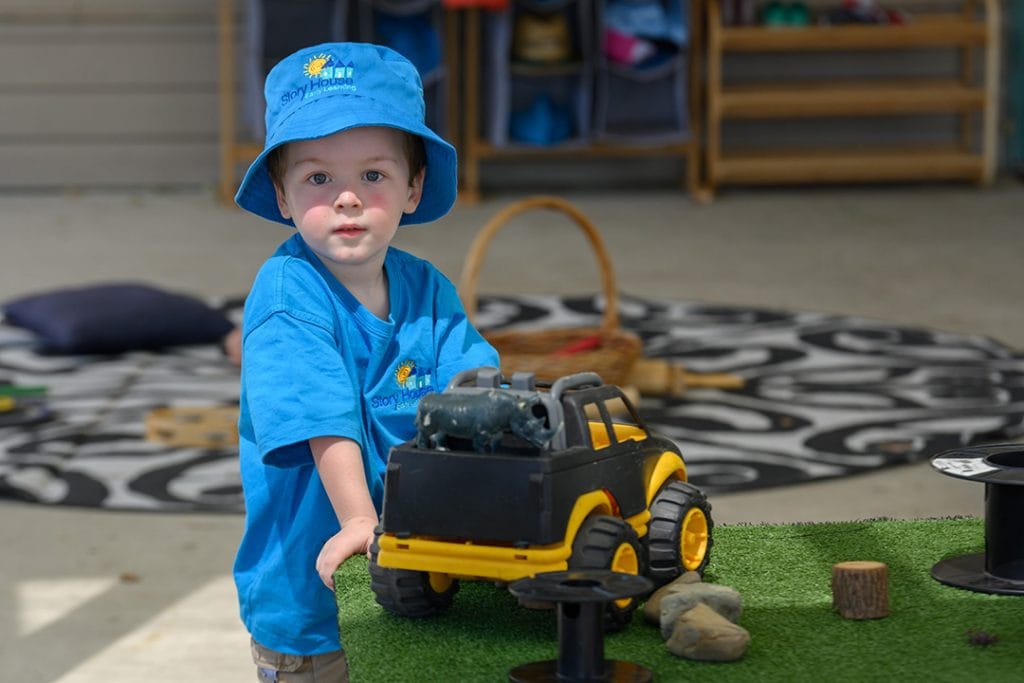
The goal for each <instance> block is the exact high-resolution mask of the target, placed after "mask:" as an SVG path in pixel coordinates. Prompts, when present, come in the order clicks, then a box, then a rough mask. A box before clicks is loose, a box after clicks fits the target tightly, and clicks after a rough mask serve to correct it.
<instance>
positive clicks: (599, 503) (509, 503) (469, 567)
mask: <svg viewBox="0 0 1024 683" xmlns="http://www.w3.org/2000/svg"><path fill="white" fill-rule="evenodd" d="M542 388H543V387H540V388H539V387H538V383H537V382H536V381H535V378H534V376H533V375H532V374H528V373H516V374H514V375H513V376H512V377H511V379H509V380H506V379H505V378H504V377H502V375H501V373H500V371H499V370H497V369H496V368H477V369H474V370H470V371H467V372H464V373H461V374H460V375H458V376H457V377H455V378H454V379H453V380H452V381H451V383H450V384H449V386H448V387H447V388H446V390H445V391H444V392H441V393H435V394H429V395H427V396H424V397H423V399H422V400H421V403H420V405H419V409H418V414H417V429H418V433H417V438H416V439H415V440H414V441H410V442H407V443H405V444H402V445H400V446H397V447H395V448H394V449H392V451H391V454H390V457H389V460H388V465H387V472H386V478H385V490H384V506H383V512H382V515H381V524H380V526H379V527H378V529H377V535H376V538H375V540H374V542H373V544H372V545H371V548H370V576H371V585H372V588H373V591H374V593H375V595H376V599H377V602H378V603H380V604H381V606H383V607H384V609H386V610H387V611H389V612H391V613H393V614H397V615H403V616H409V617H423V616H429V615H432V614H436V613H438V612H441V611H443V610H445V609H446V608H448V607H449V606H450V605H451V603H452V599H453V597H454V595H455V593H456V592H457V591H458V588H459V581H460V580H471V579H474V580H480V579H482V580H489V581H493V582H496V583H499V584H505V583H510V582H512V581H515V580H517V579H521V578H524V577H528V576H534V575H536V574H539V573H542V572H553V571H564V570H569V569H609V570H613V571H616V572H624V573H628V574H637V575H643V576H647V577H648V578H650V579H651V580H652V581H653V582H654V584H655V586H658V585H662V584H665V583H667V582H669V581H671V580H672V579H674V578H676V577H677V576H679V575H680V574H681V573H682V572H683V571H686V570H693V571H697V572H702V571H703V570H704V568H705V566H706V565H707V563H708V559H709V551H710V549H711V532H712V528H713V523H712V520H711V506H710V505H709V503H708V501H707V498H706V497H705V496H704V494H703V493H701V491H700V490H699V489H698V488H696V487H695V486H692V485H690V484H688V483H687V482H686V466H685V464H684V463H683V458H682V455H681V454H680V453H679V449H678V448H677V447H676V445H675V444H674V443H673V442H672V441H670V440H668V439H666V438H664V437H661V436H658V435H656V434H654V433H652V432H650V431H649V430H648V429H647V428H646V427H645V426H644V424H643V422H642V421H641V420H640V417H639V415H638V414H637V411H636V409H635V408H634V406H633V405H632V404H631V402H630V401H629V399H628V398H627V397H626V396H625V395H624V394H623V392H622V390H621V389H619V387H617V386H613V385H608V384H605V383H603V382H602V381H601V378H600V377H599V376H598V375H596V374H595V373H579V374H574V375H570V376H567V377H562V378H561V379H558V380H557V381H555V382H553V383H552V384H551V385H550V388H549V389H548V390H547V391H543V390H542ZM635 609H636V600H634V599H626V600H617V601H613V602H610V603H609V604H608V608H607V610H606V618H605V622H606V627H607V628H609V629H615V628H619V627H621V626H624V625H625V624H627V623H628V622H629V620H630V619H631V618H632V614H633V611H634V610H635Z"/></svg>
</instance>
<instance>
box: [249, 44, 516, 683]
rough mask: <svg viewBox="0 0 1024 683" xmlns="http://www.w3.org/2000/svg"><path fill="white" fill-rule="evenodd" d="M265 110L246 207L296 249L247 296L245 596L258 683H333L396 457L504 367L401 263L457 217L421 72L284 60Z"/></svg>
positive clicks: (342, 54)
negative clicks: (419, 229)
mask: <svg viewBox="0 0 1024 683" xmlns="http://www.w3.org/2000/svg"><path fill="white" fill-rule="evenodd" d="M265 94H266V99H267V112H266V121H267V137H266V143H265V146H264V150H263V152H262V153H261V154H260V155H259V157H257V158H256V161H254V162H253V164H252V166H250V167H249V170H248V172H247V173H246V175H245V178H244V180H243V181H242V185H241V187H240V188H239V190H238V194H237V196H236V198H235V200H236V201H237V202H238V204H239V205H240V206H241V207H242V208H244V209H247V210H249V211H251V212H253V213H255V214H256V215H258V216H262V217H263V218H267V219H270V220H274V221H278V222H281V223H284V224H286V225H294V226H295V227H296V228H297V233H296V234H294V235H292V237H291V238H290V239H288V240H286V241H285V242H284V243H283V244H282V245H281V246H280V247H279V248H278V249H277V251H276V252H275V253H274V255H273V256H271V257H270V259H268V260H267V262H266V263H264V264H263V266H262V268H260V270H259V273H258V274H257V275H256V278H255V281H254V283H253V286H252V289H251V291H250V292H249V294H248V296H247V297H246V303H245V314H244V319H243V324H242V374H241V377H242V380H241V415H240V419H239V437H240V458H241V470H242V484H243V488H244V491H245V502H246V524H245V533H244V536H243V538H242V542H241V546H240V548H239V551H238V556H237V559H236V561H235V569H234V571H235V581H236V584H237V587H238V595H239V602H240V605H241V615H242V620H243V621H244V622H245V625H246V627H247V628H248V630H249V633H250V634H251V636H252V649H253V658H254V660H255V662H256V665H257V667H258V672H259V676H260V680H264V681H266V680H270V681H274V680H276V681H332V682H333V681H339V680H346V679H347V664H346V661H345V656H344V653H343V652H342V649H341V642H340V640H339V634H338V620H337V608H336V605H335V600H334V593H333V579H332V575H333V573H334V571H335V570H336V569H337V567H338V565H340V564H341V563H342V562H343V561H345V560H346V559H347V558H349V557H351V556H352V555H355V554H357V553H366V552H367V551H368V548H369V545H370V542H371V540H372V538H373V533H374V527H375V526H376V525H377V515H378V511H379V510H380V506H381V498H382V494H383V486H384V467H385V462H386V459H387V456H388V451H389V449H390V448H391V447H392V446H393V445H395V444H397V443H400V442H402V441H405V440H408V439H410V438H412V437H413V436H414V433H415V424H414V420H415V413H416V404H417V402H418V400H419V398H420V397H421V396H423V395H424V394H426V393H428V392H432V391H440V390H442V389H443V388H444V387H445V385H446V384H447V382H448V381H449V380H450V379H451V378H452V377H453V376H454V375H455V374H457V373H458V372H460V371H462V370H465V369H468V368H472V367H477V366H481V365H492V366H497V365H498V357H497V353H496V352H495V351H494V349H493V348H492V347H491V346H490V345H489V344H488V343H487V342H486V341H484V339H483V338H482V337H481V336H480V334H479V333H478V332H477V331H476V330H475V329H474V328H473V326H472V325H471V324H470V323H469V321H468V320H467V319H466V315H465V311H464V310H463V308H462V306H461V304H460V303H459V299H458V297H457V295H456V292H455V287H454V286H453V285H452V283H451V282H450V281H449V280H447V279H446V278H445V277H444V276H443V275H441V273H440V272H439V271H437V270H436V269H435V268H434V267H433V266H431V265H430V264H429V263H427V262H426V261H424V260H422V259H419V258H416V257H414V256H412V255H410V254H408V253H405V252H403V251H400V250H398V249H396V248H393V247H391V246H390V243H391V240H392V238H393V237H394V236H395V233H396V231H397V230H398V228H399V225H408V224H413V223H425V222H428V221H432V220H435V219H437V218H440V217H441V216H443V215H444V214H446V213H447V212H448V211H449V209H451V207H452V204H453V203H454V201H455V193H456V171H455V163H456V162H455V150H454V149H453V148H452V146H451V145H449V144H448V143H447V142H445V141H444V140H442V139H441V138H440V137H439V136H438V135H437V134H435V133H434V132H433V131H431V130H430V129H429V128H427V126H426V125H425V124H424V120H423V115H424V102H423V91H422V86H421V83H420V79H419V76H418V74H417V71H416V69H415V67H413V65H412V64H410V63H409V62H408V61H407V60H406V59H405V58H403V57H402V56H400V55H399V54H398V53H396V52H394V51H392V50H390V49H388V48H385V47H379V46H376V45H368V44H359V43H327V44H322V45H316V46H313V47H310V48H308V49H304V50H300V51H299V52H296V53H295V54H292V55H290V56H289V57H286V58H285V59H284V60H282V61H281V62H280V63H279V64H278V65H277V66H275V67H274V68H273V70H271V72H270V74H269V75H268V77H267V81H266V86H265Z"/></svg>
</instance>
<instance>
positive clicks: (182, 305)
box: [3, 283, 234, 353]
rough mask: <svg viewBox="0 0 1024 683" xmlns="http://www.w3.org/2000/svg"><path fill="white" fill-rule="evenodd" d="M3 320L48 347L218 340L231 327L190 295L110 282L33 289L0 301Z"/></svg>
mask: <svg viewBox="0 0 1024 683" xmlns="http://www.w3.org/2000/svg"><path fill="white" fill-rule="evenodd" d="M3 312H4V316H5V318H6V322H8V323H9V324H11V325H16V326H18V327H23V328H26V329H28V330H31V331H32V332H35V333H36V334H37V335H39V337H40V338H41V339H40V341H41V345H42V350H44V351H46V352H49V353H121V352H123V351H134V350H146V349H159V348H163V347H168V346H179V345H185V344H211V343H215V342H219V341H220V340H221V338H222V337H224V335H226V334H227V333H228V332H229V331H231V329H232V328H233V327H234V325H233V324H232V322H231V321H230V320H229V319H228V318H227V316H225V315H224V314H223V313H221V312H220V311H218V310H217V309H215V308H212V307H211V306H208V305H207V304H206V303H205V302H203V301H200V300H199V299H196V298H194V297H190V296H185V295H182V294H174V293H171V292H166V291H163V290H160V289H157V288H155V287H150V286H148V285H142V284H135V283H110V284H101V285H94V286H89V287H82V288H72V289H58V290H53V291H49V292H44V293H41V294H32V295H29V296H25V297H22V298H19V299H15V300H13V301H8V302H7V303H5V304H4V305H3Z"/></svg>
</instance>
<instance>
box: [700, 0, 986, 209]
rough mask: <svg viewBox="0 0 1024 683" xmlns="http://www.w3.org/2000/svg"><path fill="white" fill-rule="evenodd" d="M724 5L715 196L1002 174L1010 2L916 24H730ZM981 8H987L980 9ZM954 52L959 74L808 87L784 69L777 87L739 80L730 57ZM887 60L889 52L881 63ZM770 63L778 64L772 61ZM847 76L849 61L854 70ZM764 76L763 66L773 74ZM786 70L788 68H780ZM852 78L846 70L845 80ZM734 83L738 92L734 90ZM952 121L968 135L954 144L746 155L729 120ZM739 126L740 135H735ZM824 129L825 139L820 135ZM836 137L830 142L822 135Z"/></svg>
mask: <svg viewBox="0 0 1024 683" xmlns="http://www.w3.org/2000/svg"><path fill="white" fill-rule="evenodd" d="M721 2H722V0H708V2H707V4H706V15H705V19H706V24H705V27H706V42H705V45H706V47H707V52H706V61H707V90H706V112H707V116H706V118H705V128H706V130H707V139H706V145H705V155H704V164H705V176H706V184H707V189H708V192H709V193H711V192H714V191H715V190H716V189H717V188H718V187H719V186H720V185H722V184H726V183H749V184H761V183H763V184H769V183H841V182H897V181H913V180H961V181H970V182H976V183H982V184H984V183H989V182H991V181H992V180H993V178H994V176H995V165H996V154H997V153H996V143H997V139H998V132H997V122H998V109H999V92H998V84H999V67H1000V55H999V39H1000V33H1001V29H1000V15H999V0H959V2H960V9H961V11H960V12H959V13H946V14H939V13H932V14H927V13H925V14H915V15H914V16H913V17H912V19H911V21H910V22H909V23H907V24H899V25H877V24H874V25H865V24H848V25H840V26H822V25H812V26H806V27H780V28H776V27H763V26H759V27H750V26H744V27H728V26H723V25H722V23H721ZM979 10H980V11H979ZM915 48H933V49H936V48H943V49H948V50H951V51H954V53H955V55H956V57H957V61H958V63H959V66H958V67H957V68H956V69H955V73H952V74H949V75H948V76H947V77H944V78H929V79H924V78H914V77H911V76H908V75H904V76H902V77H901V76H899V75H894V76H893V77H891V78H885V79H879V78H872V79H871V80H867V79H864V78H860V79H858V78H850V77H848V76H847V77H846V78H836V79H834V80H831V81H822V80H821V78H822V77H821V73H822V70H823V67H821V66H818V67H817V68H815V69H814V71H815V72H816V76H817V78H816V80H813V81H801V80H799V79H798V78H796V77H792V76H791V77H790V80H786V78H787V75H785V74H783V73H780V74H779V75H778V77H777V78H774V79H771V80H770V81H768V82H750V81H748V82H745V83H744V82H739V83H736V82H733V81H735V79H734V78H732V79H727V78H726V77H725V76H726V75H725V70H726V68H727V65H726V64H725V55H726V54H729V53H747V54H755V53H761V54H763V55H764V56H765V57H766V58H768V57H770V55H772V54H780V53H798V54H799V53H805V52H811V53H815V57H814V58H815V59H818V57H817V55H818V54H821V55H823V58H824V56H825V55H826V53H842V52H851V51H861V52H865V51H890V52H891V51H899V50H907V49H915ZM880 59H886V57H885V56H884V55H879V56H878V57H877V58H876V61H878V60H880ZM765 63H767V64H770V63H771V62H770V60H768V59H766V60H765ZM845 64H846V66H847V68H848V66H849V60H846V62H845ZM762 70H763V69H762ZM780 71H781V69H780ZM844 75H846V74H844ZM727 81H728V85H727V84H726V82H727ZM928 114H952V115H954V116H956V117H957V121H958V124H959V125H958V133H957V134H955V135H953V136H952V137H953V138H954V139H952V140H950V142H949V144H948V145H946V146H945V147H942V148H930V149H920V148H898V147H900V145H899V144H898V143H897V144H895V145H893V147H889V148H885V149H870V148H865V146H864V145H861V144H855V145H852V146H851V147H850V148H846V149H824V148H821V149H819V148H814V147H813V146H812V145H811V144H810V143H808V144H805V145H801V146H795V147H791V148H788V149H775V150H764V151H760V152H754V153H751V152H744V153H740V152H737V151H735V150H733V149H730V145H729V144H727V143H728V141H723V132H722V128H723V125H722V124H723V122H724V121H726V120H741V119H746V120H751V119H762V120H774V121H779V122H783V121H785V120H786V119H797V120H799V119H808V118H812V117H814V118H819V119H823V120H825V121H826V123H825V124H823V125H826V126H827V125H828V124H827V120H828V119H830V118H831V119H840V118H850V117H881V116H907V115H928ZM731 130H733V131H734V130H735V129H731ZM818 132H819V133H820V132H821V131H818ZM821 137H827V134H823V135H821Z"/></svg>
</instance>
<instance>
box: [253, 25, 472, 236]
mask: <svg viewBox="0 0 1024 683" xmlns="http://www.w3.org/2000/svg"><path fill="white" fill-rule="evenodd" d="M264 95H265V97H266V100H267V115H266V119H267V138H266V141H265V142H264V145H263V151H262V152H261V153H260V155H259V156H258V157H256V160H255V161H253V162H252V165H251V166H249V170H248V171H246V173H245V178H243V179H242V184H241V186H239V188H238V193H237V194H236V195H235V202H237V204H238V205H239V206H241V207H242V208H243V209H245V210H247V211H251V212H252V213H254V214H256V215H257V216H262V217H263V218H266V219H269V220H272V221H277V222H278V223H284V224H285V225H291V226H294V225H295V224H294V223H293V222H292V221H291V220H289V219H287V218H284V217H283V216H281V211H280V209H278V206H277V196H276V194H275V192H274V184H273V181H271V179H270V173H269V172H268V171H267V163H266V159H267V155H268V154H269V153H270V152H271V151H272V150H273V149H274V148H276V147H280V146H281V145H283V144H285V143H288V142H296V141H298V140H311V139H313V138H321V137H326V136H328V135H333V134H334V133H338V132H341V131H343V130H348V129H349V128H358V127H361V126H385V127H389V128H397V129H399V130H404V131H406V132H409V133H412V134H413V135H418V136H420V137H421V138H422V139H423V143H424V147H425V148H426V151H427V171H426V177H425V178H424V183H423V197H422V199H421V200H420V203H419V206H417V207H416V210H415V211H414V212H412V213H407V214H405V215H403V216H402V220H401V222H400V225H409V224H414V223H427V222H429V221H432V220H436V219H438V218H440V217H441V216H444V215H445V214H446V213H448V211H449V210H451V208H452V205H453V204H454V203H455V195H456V192H457V189H456V188H457V183H458V178H457V172H456V156H455V148H454V147H452V146H451V145H450V144H448V143H447V142H445V141H444V140H443V139H442V138H441V137H440V136H439V135H438V134H437V133H435V132H434V131H432V130H430V128H428V127H427V125H426V123H425V122H424V109H425V105H424V102H423V85H422V83H421V81H420V76H419V73H418V72H417V71H416V67H415V66H413V65H412V63H410V62H409V60H407V59H406V58H405V57H403V56H402V55H400V54H398V53H397V52H395V51H394V50H392V49H390V48H387V47H383V46H381V45H370V44H367V43H322V44H320V45H314V46H312V47H308V48H305V49H302V50H299V51H298V52H295V53H293V54H291V55H289V56H288V57H285V58H284V59H282V60H281V61H280V62H278V63H277V65H276V66H274V68H273V69H271V70H270V73H269V74H268V75H267V80H266V84H265V86H264Z"/></svg>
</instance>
